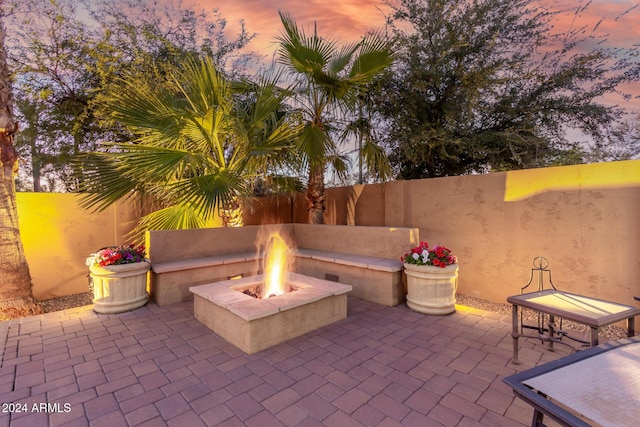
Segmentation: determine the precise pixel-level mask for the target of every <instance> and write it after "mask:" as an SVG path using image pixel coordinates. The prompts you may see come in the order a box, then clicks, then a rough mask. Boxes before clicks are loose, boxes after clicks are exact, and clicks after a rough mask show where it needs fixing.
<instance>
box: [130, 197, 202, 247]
mask: <svg viewBox="0 0 640 427" xmlns="http://www.w3.org/2000/svg"><path fill="white" fill-rule="evenodd" d="M207 220H208V218H206V217H203V216H201V215H199V214H198V213H197V212H196V211H195V210H194V209H192V208H191V207H189V206H185V205H181V204H177V205H173V206H169V207H166V208H164V209H160V210H157V211H154V212H151V213H150V214H147V215H145V216H143V217H142V218H141V219H140V222H139V223H138V225H137V226H136V227H135V228H134V229H133V230H131V232H130V233H129V234H128V236H129V237H130V238H131V239H133V240H134V241H135V242H140V243H141V242H144V233H145V231H146V230H180V229H189V228H203V227H204V226H205V225H206V223H207Z"/></svg>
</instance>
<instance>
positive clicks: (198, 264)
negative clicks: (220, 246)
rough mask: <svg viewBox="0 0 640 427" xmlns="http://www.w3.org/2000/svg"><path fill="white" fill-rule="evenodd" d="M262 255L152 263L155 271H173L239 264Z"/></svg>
mask: <svg viewBox="0 0 640 427" xmlns="http://www.w3.org/2000/svg"><path fill="white" fill-rule="evenodd" d="M259 259H260V256H259V255H258V254H257V253H256V252H247V253H243V254H228V255H215V256H208V257H202V258H191V259H181V260H178V261H167V262H159V263H155V264H152V265H151V270H152V271H153V272H154V273H158V274H162V273H171V272H174V271H183V270H191V269H194V268H203V267H213V266H216V265H223V264H237V263H239V262H251V261H257V260H259Z"/></svg>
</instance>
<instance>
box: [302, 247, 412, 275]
mask: <svg viewBox="0 0 640 427" xmlns="http://www.w3.org/2000/svg"><path fill="white" fill-rule="evenodd" d="M294 254H295V255H296V256H297V257H301V258H311V259H315V260H318V261H324V262H333V263H336V264H342V265H348V266H352V267H360V268H366V269H369V270H377V271H385V272H389V273H395V272H397V271H402V268H403V265H402V261H400V260H399V259H398V260H393V259H389V258H380V257H374V256H366V255H354V254H345V253H341V252H329V251H319V250H316V249H305V248H298V249H295V250H294Z"/></svg>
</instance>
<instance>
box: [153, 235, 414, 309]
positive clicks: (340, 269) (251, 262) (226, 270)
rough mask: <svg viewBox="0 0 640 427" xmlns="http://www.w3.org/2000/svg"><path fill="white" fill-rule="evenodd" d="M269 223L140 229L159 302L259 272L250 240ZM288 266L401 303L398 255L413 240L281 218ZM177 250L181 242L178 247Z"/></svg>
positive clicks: (375, 298)
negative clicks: (289, 258) (289, 260)
mask: <svg viewBox="0 0 640 427" xmlns="http://www.w3.org/2000/svg"><path fill="white" fill-rule="evenodd" d="M269 228H270V226H245V227H240V228H215V229H201V230H179V231H150V232H147V242H146V246H147V251H148V256H149V259H150V260H151V266H152V268H151V274H150V290H151V297H152V298H153V300H154V301H156V303H158V304H159V305H166V304H172V303H176V302H180V301H182V300H184V299H186V298H189V297H190V296H191V293H190V292H189V287H191V286H197V285H202V284H207V283H212V282H216V281H221V280H228V279H229V278H232V277H237V276H245V277H246V276H252V275H256V274H258V273H261V272H262V267H261V256H260V254H258V252H257V247H256V244H255V243H256V240H257V239H258V238H259V236H261V235H263V234H264V231H265V229H269ZM278 229H279V231H280V232H281V233H282V234H283V235H286V238H287V239H288V240H290V242H289V243H290V244H291V246H292V250H293V255H294V256H295V259H294V261H293V271H294V272H296V273H299V274H304V275H307V276H312V277H317V278H319V279H325V280H333V281H338V282H340V283H344V284H347V285H351V286H352V288H353V290H352V292H351V295H353V296H355V297H358V298H363V299H366V300H369V301H373V302H376V303H379V304H384V305H388V306H394V305H397V304H400V303H402V302H404V300H405V295H406V291H405V285H404V280H403V267H402V263H401V262H400V256H401V255H402V254H404V253H405V252H406V251H407V250H408V249H409V248H410V247H412V246H415V244H416V242H417V241H418V230H417V229H409V228H386V227H354V226H339V225H310V224H284V225H280V226H278ZM176 248H180V250H177V249H176Z"/></svg>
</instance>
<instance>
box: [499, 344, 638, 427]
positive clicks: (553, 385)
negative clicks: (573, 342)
mask: <svg viewBox="0 0 640 427" xmlns="http://www.w3.org/2000/svg"><path fill="white" fill-rule="evenodd" d="M503 382H505V383H506V384H507V385H509V386H510V387H511V388H512V389H513V392H514V394H515V395H516V396H518V397H520V398H521V399H523V400H524V401H525V402H527V403H528V404H530V405H531V406H533V408H534V412H533V419H532V423H531V425H532V426H544V425H545V424H544V416H545V415H547V416H549V417H550V418H552V419H553V420H555V421H557V422H558V423H560V424H561V425H563V426H576V427H581V426H592V425H603V426H619V427H624V426H637V425H638V420H639V419H640V405H638V396H640V337H634V338H626V339H622V340H619V341H611V342H608V343H605V344H601V345H599V346H597V347H592V348H589V349H587V350H584V351H581V352H577V353H574V354H571V355H569V356H565V357H563V358H561V359H557V360H554V361H552V362H549V363H546V364H544V365H540V366H537V367H535V368H531V369H528V370H526V371H523V372H520V373H517V374H514V375H511V376H508V377H506V378H504V379H503Z"/></svg>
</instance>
